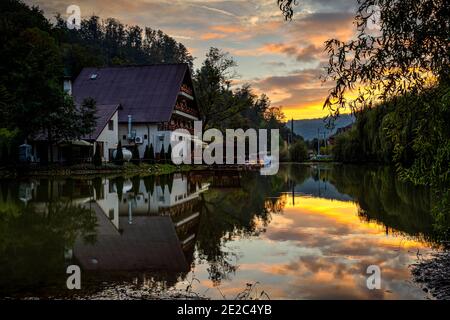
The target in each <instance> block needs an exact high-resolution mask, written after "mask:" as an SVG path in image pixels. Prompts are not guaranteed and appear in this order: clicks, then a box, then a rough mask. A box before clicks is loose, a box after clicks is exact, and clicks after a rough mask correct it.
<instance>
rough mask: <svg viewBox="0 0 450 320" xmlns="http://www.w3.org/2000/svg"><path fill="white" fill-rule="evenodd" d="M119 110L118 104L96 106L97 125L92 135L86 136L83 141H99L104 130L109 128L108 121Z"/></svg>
mask: <svg viewBox="0 0 450 320" xmlns="http://www.w3.org/2000/svg"><path fill="white" fill-rule="evenodd" d="M118 108H119V105H118V104H100V105H96V109H97V112H96V114H95V115H96V117H97V125H96V127H95V129H94V131H93V132H92V134H90V135H86V136H84V137H82V138H81V139H84V140H97V138H98V136H99V135H100V133H102V131H103V129H104V128H105V127H106V126H107V124H108V121H109V120H110V119H111V118H112V116H113V115H114V113H115V112H116V111H117V109H118Z"/></svg>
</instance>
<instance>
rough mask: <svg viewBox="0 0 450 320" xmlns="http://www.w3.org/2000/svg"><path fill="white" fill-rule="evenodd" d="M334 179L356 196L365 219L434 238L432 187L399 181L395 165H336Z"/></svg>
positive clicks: (340, 188)
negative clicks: (392, 166) (431, 212)
mask: <svg viewBox="0 0 450 320" xmlns="http://www.w3.org/2000/svg"><path fill="white" fill-rule="evenodd" d="M330 180H331V182H332V183H333V184H334V185H335V186H336V188H337V189H338V190H339V191H340V192H342V193H346V194H349V195H350V196H352V197H353V198H354V199H355V201H356V202H357V203H358V205H359V207H360V211H359V214H360V216H361V217H362V218H363V219H365V220H367V221H371V220H376V221H378V222H380V223H383V224H384V225H386V226H387V227H389V228H393V229H395V230H398V231H400V232H405V233H407V234H408V235H413V236H418V237H421V238H422V237H424V238H425V239H426V240H431V239H432V238H433V219H432V217H431V215H430V208H431V204H430V192H429V190H427V189H426V188H423V187H422V188H421V187H415V186H412V185H411V184H408V183H404V182H401V181H399V180H398V179H396V178H395V172H394V170H393V169H392V168H389V167H361V166H348V165H346V166H334V167H333V169H332V170H331V174H330Z"/></svg>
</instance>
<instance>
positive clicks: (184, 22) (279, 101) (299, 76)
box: [25, 0, 356, 119]
mask: <svg viewBox="0 0 450 320" xmlns="http://www.w3.org/2000/svg"><path fill="white" fill-rule="evenodd" d="M297 1H298V2H299V3H300V5H299V6H297V7H296V12H295V15H294V19H293V21H291V22H286V21H284V20H283V18H282V16H281V13H280V11H279V10H278V8H277V5H276V0H229V1H225V0H25V2H27V3H29V4H33V5H38V6H39V7H40V8H41V9H43V10H44V12H45V14H46V15H47V16H49V17H50V16H53V15H54V14H55V13H57V12H59V13H62V14H64V13H65V12H66V8H67V7H68V6H69V5H72V4H76V5H78V6H79V7H80V8H81V14H82V16H84V17H86V16H90V15H92V14H95V15H98V16H100V17H101V18H108V17H114V18H117V19H119V20H120V21H121V22H123V23H126V24H138V25H141V26H142V27H144V26H149V27H152V28H154V29H161V30H163V31H164V32H166V33H167V34H169V35H171V36H172V37H174V38H176V39H177V40H178V41H180V42H182V43H183V44H185V45H186V46H187V47H188V48H189V50H190V52H191V53H192V55H193V56H194V57H196V61H195V65H196V67H198V66H199V65H200V64H201V62H202V60H203V59H204V56H205V52H206V51H207V50H208V48H209V47H211V46H214V47H218V48H221V49H223V50H224V51H227V52H229V53H230V55H232V56H233V57H234V58H235V60H236V61H237V62H238V65H239V66H238V68H237V70H236V71H237V73H238V74H239V79H238V83H244V82H247V83H250V84H251V85H252V86H253V88H255V90H256V91H257V92H258V93H262V92H264V93H266V94H267V95H268V96H269V97H270V98H271V100H272V104H273V105H276V106H283V111H284V112H285V114H286V116H287V118H288V119H290V118H295V119H308V118H316V117H319V116H323V115H326V114H327V112H326V111H325V110H322V104H323V101H324V99H325V97H326V95H327V92H328V90H329V88H330V84H323V83H322V82H321V80H320V78H319V77H320V75H321V74H322V73H323V66H324V65H325V63H326V61H327V57H326V55H325V54H324V53H323V47H324V45H323V43H324V41H325V40H327V39H329V38H337V39H340V40H347V39H349V38H351V37H352V36H353V34H354V31H355V29H354V25H353V23H352V21H353V16H354V12H355V6H356V0H297Z"/></svg>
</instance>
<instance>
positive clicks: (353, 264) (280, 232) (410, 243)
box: [188, 194, 426, 299]
mask: <svg viewBox="0 0 450 320" xmlns="http://www.w3.org/2000/svg"><path fill="white" fill-rule="evenodd" d="M284 197H285V199H284V200H285V202H286V206H285V208H284V210H283V213H282V214H278V215H274V216H273V217H272V221H271V223H270V224H269V226H267V228H266V232H265V233H263V234H261V235H260V236H259V237H258V238H256V237H251V238H247V239H235V240H234V241H231V242H228V243H227V244H226V247H227V248H228V249H227V250H230V251H235V252H238V253H239V254H238V258H237V261H236V262H237V264H238V266H239V267H238V270H237V272H236V273H235V274H234V275H232V276H231V277H230V279H229V280H225V281H222V283H221V285H220V287H219V289H220V292H221V293H220V292H219V290H218V289H217V288H214V287H213V286H212V283H211V281H209V280H207V270H206V269H207V268H208V266H207V265H205V264H202V265H198V266H197V267H196V269H195V276H196V277H197V278H202V279H203V280H202V281H201V286H200V287H201V289H200V288H199V292H202V290H203V291H204V290H207V291H206V292H207V295H211V296H213V297H217V298H220V297H221V296H222V294H223V295H225V296H226V297H228V298H231V297H235V296H236V295H237V294H238V293H239V292H241V291H242V290H243V288H245V286H246V284H247V283H249V282H253V283H256V282H258V283H259V284H258V285H257V287H256V288H257V289H258V290H259V292H261V291H262V290H265V291H266V292H267V293H268V294H269V296H270V297H271V298H276V299H412V298H414V299H417V298H424V294H423V292H422V291H421V290H420V289H419V288H418V287H417V286H416V285H414V284H412V283H411V282H410V271H409V269H408V265H409V264H410V263H412V262H414V261H415V260H416V255H417V250H420V251H421V252H422V253H424V251H426V249H425V248H424V245H422V244H421V243H419V242H416V241H414V240H408V239H406V238H404V237H402V236H398V235H392V234H389V233H388V234H386V230H385V228H384V227H382V226H380V225H378V224H375V223H366V222H363V221H362V220H361V219H360V218H359V217H358V208H357V205H356V204H355V203H353V202H350V201H346V202H344V201H340V200H329V199H323V198H314V197H307V196H296V198H295V199H294V200H295V201H294V203H295V204H294V205H292V203H293V202H292V200H293V199H292V197H291V195H288V194H285V195H284ZM369 265H378V266H380V268H381V272H382V289H381V290H368V289H367V286H366V276H367V275H366V269H367V267H368V266H369ZM188 278H189V277H188ZM206 288H210V289H206Z"/></svg>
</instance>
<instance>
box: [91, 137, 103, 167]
mask: <svg viewBox="0 0 450 320" xmlns="http://www.w3.org/2000/svg"><path fill="white" fill-rule="evenodd" d="M92 162H93V163H94V166H96V167H100V166H101V165H102V164H103V161H102V155H101V154H100V147H99V144H98V143H97V142H96V143H95V153H94V158H93V160H92Z"/></svg>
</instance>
